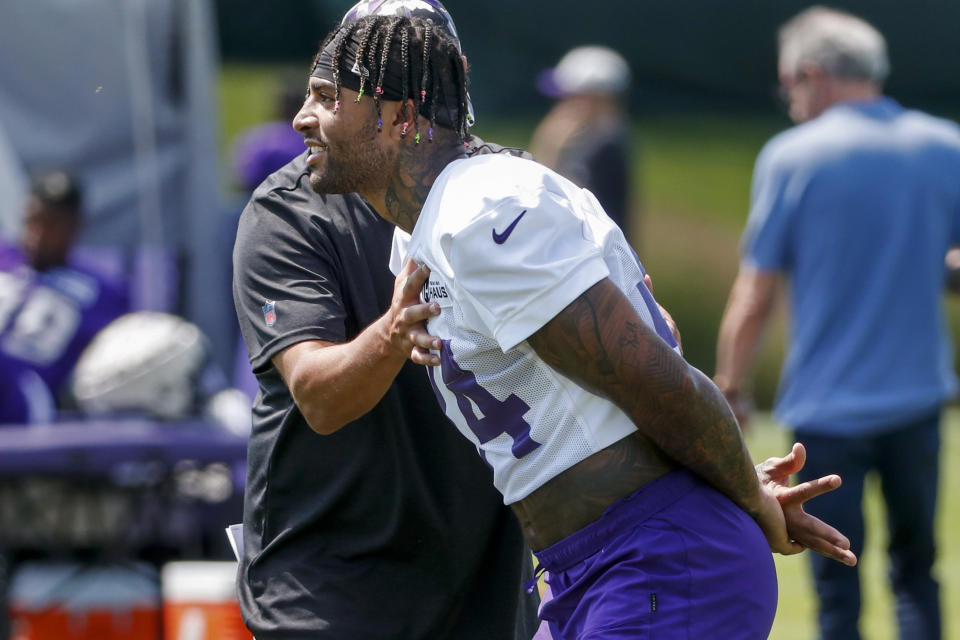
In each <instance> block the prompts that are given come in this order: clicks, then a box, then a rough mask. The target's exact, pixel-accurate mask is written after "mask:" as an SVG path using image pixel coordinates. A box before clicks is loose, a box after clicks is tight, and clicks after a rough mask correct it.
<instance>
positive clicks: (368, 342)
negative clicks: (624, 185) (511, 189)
mask: <svg viewBox="0 0 960 640" xmlns="http://www.w3.org/2000/svg"><path fill="white" fill-rule="evenodd" d="M361 4H362V5H363V6H364V7H366V6H367V5H368V4H369V3H367V2H364V3H361ZM380 4H381V5H383V4H385V5H390V4H400V5H404V6H408V5H411V4H413V5H422V6H423V7H426V8H427V9H428V10H431V11H433V12H435V13H436V15H437V19H438V20H439V21H444V20H448V19H449V16H448V14H446V12H445V10H442V7H438V6H435V5H438V4H439V3H436V2H435V1H434V0H429V2H423V1H422V0H415V1H412V0H402V2H399V1H395V0H391V1H389V2H387V3H380ZM358 6H360V5H358ZM441 11H443V13H442V14H441V13H440V12H441ZM445 16H446V17H445ZM472 144H473V151H474V152H477V153H489V152H497V151H503V150H501V149H499V148H497V147H494V146H493V145H487V144H484V143H482V142H481V141H479V140H477V139H474V140H473V141H472ZM506 151H507V152H512V153H519V152H517V151H516V150H506ZM392 236H393V226H392V225H391V224H389V223H388V222H386V221H384V220H383V219H382V218H380V217H379V216H377V215H376V213H375V212H374V211H373V210H372V209H371V208H370V206H369V205H368V204H367V203H366V202H365V201H364V200H363V199H362V198H360V197H359V196H357V195H355V194H351V195H346V196H340V195H329V196H322V195H318V194H316V193H314V191H313V190H312V189H311V188H310V184H309V180H308V173H307V168H306V162H305V154H304V155H301V156H299V157H298V158H296V159H294V160H293V161H292V162H290V163H289V164H288V165H287V166H285V167H284V168H282V169H280V170H279V171H277V172H276V173H274V174H273V175H271V176H270V177H269V178H268V179H267V180H266V181H265V182H264V183H263V184H262V185H261V186H260V187H259V188H258V189H257V190H256V192H255V193H254V194H253V197H252V199H251V201H250V203H249V204H248V205H247V207H246V209H245V210H244V212H243V215H242V217H241V219H240V226H239V229H238V232H237V240H236V245H235V248H234V302H235V305H236V308H237V314H238V317H239V320H240V325H241V329H242V332H243V336H244V340H245V343H246V346H247V350H248V352H249V353H250V360H251V364H252V366H253V370H254V372H255V373H256V375H257V379H258V383H259V388H260V389H259V393H258V395H257V399H256V401H255V403H254V417H253V431H252V433H251V436H250V445H249V452H248V459H247V487H246V495H245V503H244V536H243V538H244V545H243V547H244V548H243V551H242V554H241V556H242V557H241V561H240V570H239V575H238V592H239V597H240V603H241V608H242V610H243V614H244V620H245V622H246V624H247V626H248V627H249V628H250V629H251V631H252V632H253V633H254V634H255V636H256V637H257V639H258V640H269V639H271V638H276V639H280V638H283V639H284V640H289V639H296V638H326V637H329V638H350V639H358V640H362V639H364V638H403V639H416V638H423V639H430V640H434V639H444V638H450V639H455V640H465V639H466V640H469V639H471V638H477V639H481V638H483V639H485V640H486V639H493V640H496V639H499V638H518V639H519V638H530V637H531V636H532V635H533V633H534V630H535V624H536V604H537V599H536V595H528V594H526V593H525V592H524V591H523V589H522V583H523V581H524V579H527V578H529V577H530V575H531V574H532V570H531V566H530V564H531V563H530V556H529V553H527V552H526V550H525V547H524V546H523V543H522V538H521V535H520V530H519V527H518V525H517V523H516V520H515V518H514V516H513V515H512V513H511V512H510V511H509V509H508V508H506V507H505V506H504V505H503V502H502V499H501V496H500V495H499V493H498V492H497V491H496V490H495V489H494V488H493V486H492V474H491V472H490V469H489V468H488V467H487V466H486V465H484V464H483V462H482V461H481V459H480V458H479V457H478V456H477V454H476V451H475V450H474V449H473V448H472V447H471V446H470V444H469V443H468V442H467V441H466V440H465V439H464V438H463V437H462V436H460V435H459V433H458V432H457V431H456V429H453V428H451V427H450V425H449V423H447V422H446V418H445V417H444V416H443V414H442V412H441V411H440V409H439V408H438V406H437V402H436V399H435V398H434V396H433V391H432V389H431V388H430V386H429V384H428V380H427V377H426V375H425V373H424V371H423V370H422V368H420V367H418V366H416V365H413V364H412V363H410V362H408V361H407V360H406V357H407V354H409V342H408V341H405V338H404V337H403V336H402V335H397V332H396V329H397V328H398V327H400V328H401V329H402V328H403V327H408V326H410V325H412V324H414V323H416V322H417V320H418V318H416V317H413V318H409V317H408V318H404V317H400V315H398V312H399V311H400V310H401V309H400V308H399V307H398V305H397V304H394V305H391V300H393V299H394V298H395V297H398V296H399V293H398V294H397V296H395V294H394V277H393V275H392V274H391V273H390V271H389V269H388V265H387V263H388V258H389V254H390V244H391V239H392ZM385 312H386V313H385ZM391 337H392V338H393V339H395V340H396V341H397V343H398V344H400V345H401V348H397V347H396V346H395V345H393V344H392V343H391ZM394 376H396V378H395V380H394ZM285 379H286V381H285ZM288 382H289V383H290V385H291V387H292V388H293V393H291V389H290V387H288ZM294 397H297V398H300V402H299V406H298V403H296V402H294ZM305 415H306V417H305ZM318 432H319V433H328V434H329V435H319V433H318Z"/></svg>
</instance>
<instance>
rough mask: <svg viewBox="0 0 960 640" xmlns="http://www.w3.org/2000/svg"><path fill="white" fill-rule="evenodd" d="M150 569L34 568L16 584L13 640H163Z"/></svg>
mask: <svg viewBox="0 0 960 640" xmlns="http://www.w3.org/2000/svg"><path fill="white" fill-rule="evenodd" d="M159 600H160V587H159V580H158V578H157V574H156V571H155V570H154V569H153V568H152V567H150V566H149V565H129V566H120V565H117V566H112V565H106V566H101V565H83V564H66V563H57V564H48V563H29V564H24V565H22V566H21V567H19V568H18V569H17V570H16V572H15V573H14V574H13V577H12V580H11V583H10V595H9V602H10V611H9V613H10V625H11V633H10V638H11V640H159V638H160V635H161V634H160V608H159Z"/></svg>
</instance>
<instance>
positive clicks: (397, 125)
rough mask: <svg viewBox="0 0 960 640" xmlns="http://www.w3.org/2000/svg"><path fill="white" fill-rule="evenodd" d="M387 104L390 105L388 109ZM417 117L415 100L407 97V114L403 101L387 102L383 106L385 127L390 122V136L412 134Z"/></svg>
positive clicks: (399, 136)
mask: <svg viewBox="0 0 960 640" xmlns="http://www.w3.org/2000/svg"><path fill="white" fill-rule="evenodd" d="M386 105H390V108H389V109H387V107H386ZM388 116H389V117H388ZM416 117H417V112H416V109H415V108H414V105H413V100H411V99H410V98H407V115H406V117H404V115H403V103H401V102H400V101H399V100H397V101H390V102H385V103H384V107H383V128H384V129H385V130H386V129H387V123H388V122H389V123H390V127H389V130H390V136H391V137H393V138H396V139H401V138H405V137H407V136H412V135H413V131H414V122H413V121H414V118H416Z"/></svg>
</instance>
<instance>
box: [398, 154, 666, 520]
mask: <svg viewBox="0 0 960 640" xmlns="http://www.w3.org/2000/svg"><path fill="white" fill-rule="evenodd" d="M407 256H410V257H412V258H413V259H414V260H416V261H417V262H418V263H421V264H426V265H427V266H428V267H430V269H431V274H430V279H429V282H428V283H427V284H426V285H425V286H424V288H423V291H422V293H421V298H422V299H423V300H424V301H429V300H435V301H436V302H437V303H439V304H440V307H441V309H442V311H441V313H440V315H439V316H437V317H435V318H433V319H431V320H430V321H429V324H428V330H429V331H430V333H431V334H433V335H435V336H437V337H439V338H441V339H442V340H443V349H442V350H441V351H440V354H439V355H440V359H441V362H442V364H441V366H439V367H429V368H428V373H429V376H430V381H431V383H432V384H433V387H434V389H435V390H436V393H437V399H438V401H439V402H440V404H441V405H442V407H443V409H444V412H445V413H446V414H447V416H448V417H449V418H450V420H451V421H453V423H454V424H456V426H457V427H458V428H459V429H460V431H461V432H463V434H464V435H465V436H466V437H467V438H469V439H470V440H471V441H472V442H473V443H474V444H475V445H476V447H477V449H478V450H479V451H480V455H481V456H482V457H483V458H484V460H486V461H487V463H488V464H489V465H490V466H491V467H492V468H493V471H494V484H495V485H496V487H497V489H499V490H500V491H501V492H502V493H503V496H504V502H505V503H507V504H510V503H512V502H516V501H517V500H521V499H523V498H525V497H526V496H528V495H529V494H530V493H532V492H533V491H534V490H536V489H537V488H539V487H540V486H542V485H543V484H544V483H545V482H547V481H548V480H550V479H551V478H553V477H554V476H556V475H558V474H559V473H560V472H562V471H564V470H565V469H567V468H569V467H571V466H572V465H574V464H576V463H577V462H580V461H581V460H583V459H584V458H586V457H587V456H589V455H591V454H593V453H595V452H597V451H600V450H601V449H603V448H605V447H607V446H609V445H611V444H613V443H614V442H617V441H618V440H620V439H622V438H624V437H625V436H627V435H629V434H630V433H631V432H633V431H635V430H636V427H635V426H634V425H633V423H632V422H631V420H630V418H628V417H627V415H626V414H624V413H623V412H622V411H621V410H620V409H618V408H617V407H616V406H614V404H613V403H611V402H609V401H607V400H604V399H603V398H600V397H599V396H596V395H594V394H592V393H590V392H588V391H585V390H584V389H582V388H581V387H579V386H578V385H576V384H575V383H574V382H572V381H571V380H569V379H568V378H566V377H565V376H563V375H560V374H559V373H557V372H556V371H555V370H554V369H552V368H551V367H550V366H549V365H547V364H546V363H545V362H544V361H543V360H541V359H540V358H539V357H538V356H537V354H536V352H534V350H533V349H532V348H531V347H530V346H529V344H527V343H526V339H527V338H528V337H529V336H530V335H532V334H533V333H534V332H536V331H537V330H538V329H540V328H541V327H543V326H544V325H545V324H546V323H547V322H548V321H550V320H551V319H552V318H553V317H554V316H556V315H557V314H559V313H560V312H561V311H562V310H563V309H564V307H566V306H567V305H569V304H570V303H571V302H573V301H574V300H575V299H576V298H577V297H578V296H580V294H581V293H583V292H584V291H586V290H587V289H589V288H590V287H591V286H593V285H594V284H596V283H597V282H599V281H600V280H602V279H603V278H607V277H609V278H610V279H611V280H612V281H613V282H614V283H615V284H616V285H617V286H618V287H619V288H620V289H621V290H622V291H623V292H624V293H625V294H626V295H627V297H628V298H629V299H630V301H631V302H632V303H633V306H634V307H635V308H636V309H637V311H638V313H639V315H640V316H641V317H642V318H643V320H644V321H645V322H646V323H647V324H648V325H649V326H651V327H653V328H654V329H655V330H656V331H657V333H658V334H659V335H660V336H661V337H662V338H663V339H664V340H666V341H667V342H668V344H670V346H672V347H674V348H676V347H677V345H676V341H675V340H674V338H673V336H672V335H671V333H670V331H669V329H668V328H667V325H666V322H665V321H664V320H663V317H662V316H661V315H660V312H659V310H658V309H657V306H656V303H655V302H654V300H653V297H652V296H651V295H650V292H649V291H648V290H647V288H646V286H644V284H643V275H644V272H643V267H642V266H641V265H640V262H639V260H638V259H637V257H636V254H635V253H634V252H633V250H632V249H631V247H630V245H629V244H628V243H627V241H626V239H625V238H624V236H623V232H622V231H620V228H619V227H617V225H616V224H615V223H614V222H613V221H612V220H610V218H608V217H607V215H606V214H605V213H604V212H603V209H602V208H601V207H600V204H599V203H598V202H597V200H596V198H595V197H594V196H593V194H592V193H590V192H589V191H587V190H585V189H580V188H579V187H577V186H576V185H574V184H573V183H572V182H570V181H569V180H567V179H565V178H563V177H561V176H560V175H558V174H557V173H554V172H553V171H551V170H549V169H547V168H546V167H544V166H543V165H540V164H538V163H536V162H532V161H530V160H524V159H522V158H516V157H512V156H506V155H501V154H490V155H484V156H474V157H472V158H469V159H463V160H457V161H455V162H453V163H451V164H450V165H449V166H447V167H446V168H445V169H444V171H443V172H442V173H441V174H440V176H439V177H438V179H437V181H436V183H435V184H434V186H433V188H432V189H431V191H430V194H429V196H428V197H427V200H426V203H425V204H424V208H423V211H422V212H421V214H420V218H419V220H418V221H417V224H416V227H415V228H414V230H413V234H412V235H408V234H406V233H404V232H403V231H401V230H399V229H398V230H397V233H396V234H395V235H394V247H393V255H392V256H391V268H392V269H393V270H394V272H395V273H397V272H399V269H400V268H401V267H402V265H403V263H404V261H405V259H406V257H407Z"/></svg>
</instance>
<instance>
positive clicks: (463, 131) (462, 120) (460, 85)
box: [434, 40, 469, 142]
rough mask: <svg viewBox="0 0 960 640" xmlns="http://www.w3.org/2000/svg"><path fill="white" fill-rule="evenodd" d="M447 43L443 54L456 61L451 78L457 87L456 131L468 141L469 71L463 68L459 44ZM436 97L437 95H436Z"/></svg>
mask: <svg viewBox="0 0 960 640" xmlns="http://www.w3.org/2000/svg"><path fill="white" fill-rule="evenodd" d="M444 44H445V47H444V51H442V54H443V55H444V56H445V57H446V58H447V59H449V60H454V61H455V62H454V63H453V65H452V71H453V74H452V75H453V77H452V78H451V79H452V80H453V82H454V84H455V85H456V88H457V123H456V131H457V136H458V137H459V138H460V140H462V141H464V142H466V139H467V138H468V133H467V115H468V111H469V109H468V107H467V72H466V70H465V69H464V68H463V64H462V63H461V60H460V57H461V54H460V50H459V49H457V46H456V45H455V44H454V43H453V41H451V40H448V41H447V42H446V43H444ZM434 98H436V96H434Z"/></svg>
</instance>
